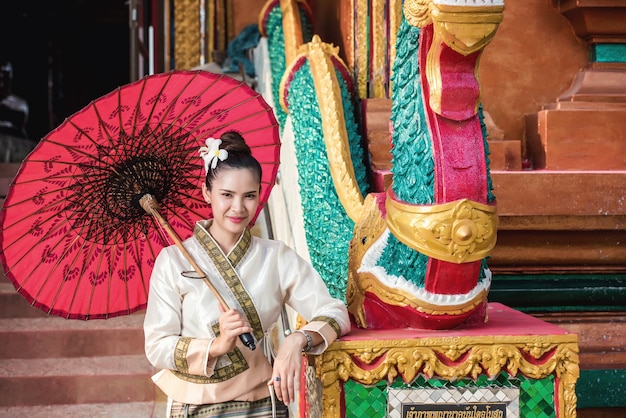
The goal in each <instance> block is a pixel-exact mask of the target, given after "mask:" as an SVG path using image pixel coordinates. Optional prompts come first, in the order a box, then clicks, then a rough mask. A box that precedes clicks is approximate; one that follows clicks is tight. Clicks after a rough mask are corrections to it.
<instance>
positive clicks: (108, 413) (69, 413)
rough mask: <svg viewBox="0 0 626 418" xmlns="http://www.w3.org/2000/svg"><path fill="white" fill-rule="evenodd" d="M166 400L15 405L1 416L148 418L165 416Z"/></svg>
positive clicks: (3, 411) (7, 417)
mask: <svg viewBox="0 0 626 418" xmlns="http://www.w3.org/2000/svg"><path fill="white" fill-rule="evenodd" d="M165 410H166V403H165V402H125V403H96V404H79V405H40V406H13V407H8V408H0V418H14V417H29V418H86V417H89V418H148V417H155V418H156V417H164V416H165Z"/></svg>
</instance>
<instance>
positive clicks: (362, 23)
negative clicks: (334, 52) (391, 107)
mask: <svg viewBox="0 0 626 418" xmlns="http://www.w3.org/2000/svg"><path fill="white" fill-rule="evenodd" d="M368 3H369V0H356V10H355V12H354V20H355V21H356V48H355V51H354V55H355V56H356V68H355V72H356V85H357V91H358V94H359V98H361V99H365V98H367V94H368V93H367V86H368V83H369V56H370V51H369V27H368V26H367V20H368V19H367V16H368V13H369V8H368Z"/></svg>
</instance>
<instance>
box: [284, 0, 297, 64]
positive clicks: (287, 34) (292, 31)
mask: <svg viewBox="0 0 626 418" xmlns="http://www.w3.org/2000/svg"><path fill="white" fill-rule="evenodd" d="M280 11H281V13H282V16H283V34H284V36H283V38H284V40H285V63H286V64H287V65H289V64H290V63H291V62H292V61H293V59H294V58H295V56H296V54H297V51H298V48H299V47H300V45H302V42H303V37H302V24H301V20H300V6H299V1H296V0H280Z"/></svg>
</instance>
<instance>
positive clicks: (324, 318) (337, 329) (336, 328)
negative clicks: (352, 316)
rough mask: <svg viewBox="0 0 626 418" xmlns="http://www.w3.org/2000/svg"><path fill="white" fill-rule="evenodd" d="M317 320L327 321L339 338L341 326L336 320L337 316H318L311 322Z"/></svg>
mask: <svg viewBox="0 0 626 418" xmlns="http://www.w3.org/2000/svg"><path fill="white" fill-rule="evenodd" d="M315 321H320V322H326V323H327V324H328V325H330V327H331V328H332V329H333V330H334V331H335V333H336V334H337V338H339V337H341V327H340V326H339V324H338V323H337V321H335V318H332V317H330V316H316V317H315V318H313V319H311V321H309V322H315Z"/></svg>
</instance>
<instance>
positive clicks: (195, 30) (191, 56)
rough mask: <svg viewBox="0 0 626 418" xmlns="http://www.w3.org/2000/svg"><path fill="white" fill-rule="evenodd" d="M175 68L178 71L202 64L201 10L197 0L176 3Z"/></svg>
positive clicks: (177, 1)
mask: <svg viewBox="0 0 626 418" xmlns="http://www.w3.org/2000/svg"><path fill="white" fill-rule="evenodd" d="M174 22H175V23H174V39H175V42H174V64H175V65H174V66H175V68H176V69H177V70H184V69H189V68H193V67H195V66H197V65H198V64H200V47H199V45H200V26H199V25H200V8H199V7H198V2H197V0H176V1H175V2H174Z"/></svg>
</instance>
